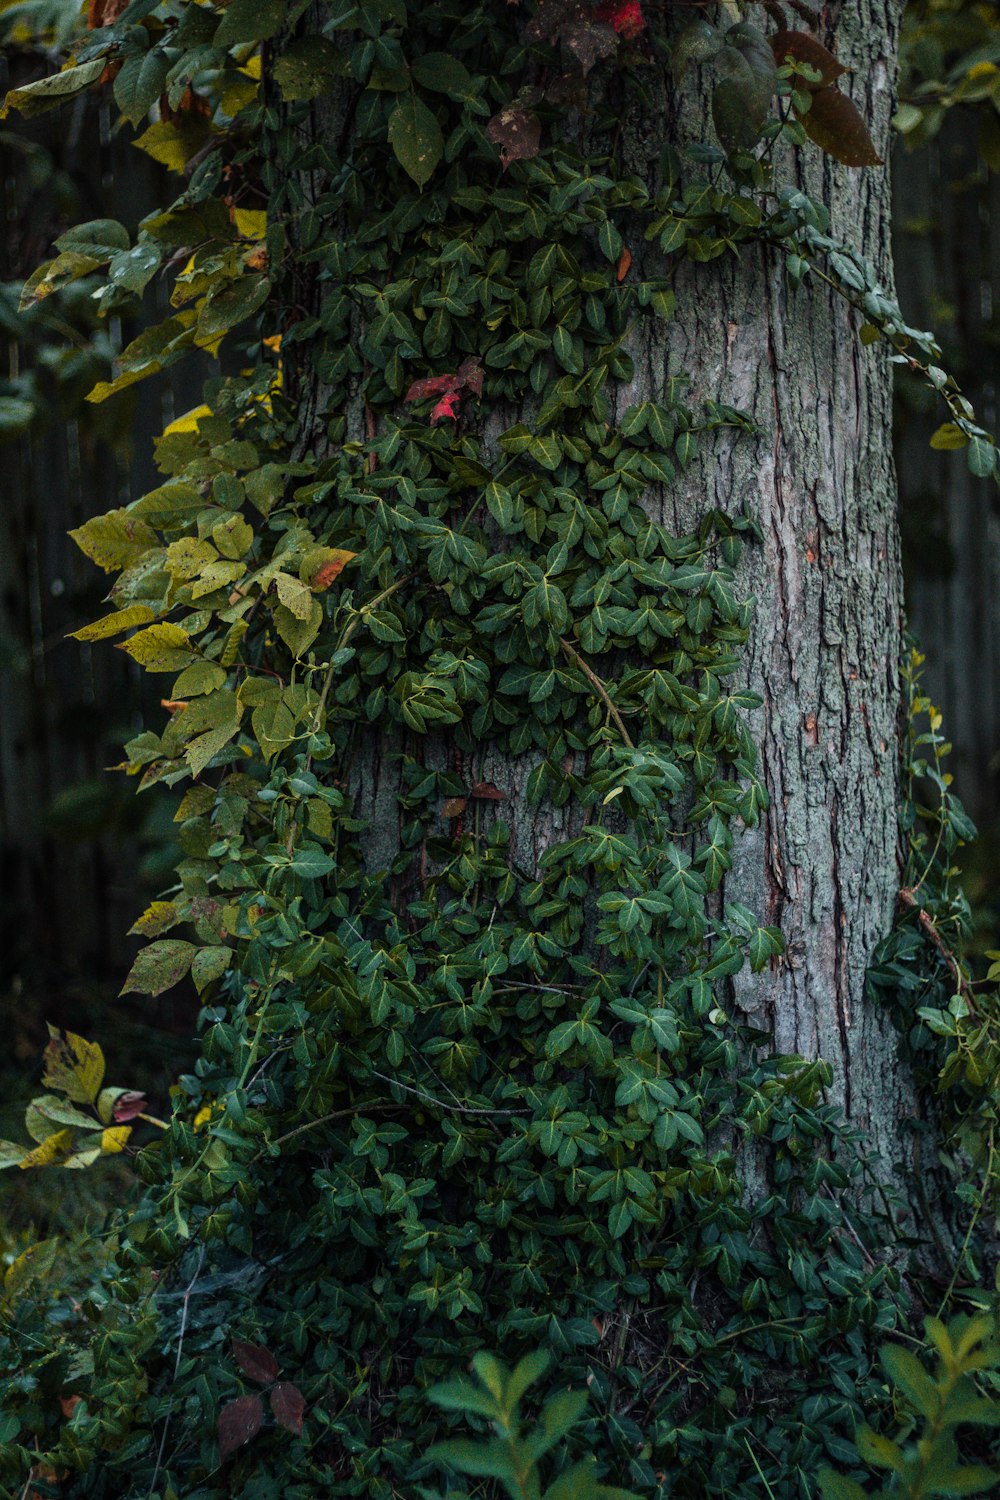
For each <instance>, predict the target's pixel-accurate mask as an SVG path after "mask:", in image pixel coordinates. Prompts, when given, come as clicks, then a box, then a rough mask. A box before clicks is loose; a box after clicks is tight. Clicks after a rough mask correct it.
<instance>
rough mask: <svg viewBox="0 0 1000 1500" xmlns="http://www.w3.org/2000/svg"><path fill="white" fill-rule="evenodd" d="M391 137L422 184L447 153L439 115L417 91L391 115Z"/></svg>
mask: <svg viewBox="0 0 1000 1500" xmlns="http://www.w3.org/2000/svg"><path fill="white" fill-rule="evenodd" d="M389 141H390V143H391V145H392V149H393V151H394V152H395V154H396V160H397V161H398V162H399V164H400V166H401V167H402V168H403V169H404V171H406V172H407V173H409V175H410V176H411V177H412V178H413V181H414V182H415V183H416V184H417V187H419V188H422V187H423V186H424V185H425V183H427V182H429V181H430V179H431V176H432V175H433V172H434V168H435V167H436V166H437V164H438V162H439V161H440V160H441V158H442V156H443V155H444V137H443V136H442V134H441V127H440V125H439V124H438V122H437V119H436V117H435V116H434V115H433V114H432V113H431V111H430V110H429V109H428V108H427V106H426V104H423V103H422V102H421V101H420V100H419V99H418V98H417V97H416V96H415V95H412V94H411V95H410V97H409V98H407V99H401V100H400V102H399V103H398V104H397V105H396V107H395V109H394V110H393V112H392V114H391V115H390V116H389Z"/></svg>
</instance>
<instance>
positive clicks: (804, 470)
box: [621, 0, 911, 1178]
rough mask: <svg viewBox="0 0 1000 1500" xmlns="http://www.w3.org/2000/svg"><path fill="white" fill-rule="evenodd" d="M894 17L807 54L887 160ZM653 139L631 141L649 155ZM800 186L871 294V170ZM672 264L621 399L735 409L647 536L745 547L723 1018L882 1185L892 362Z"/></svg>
mask: <svg viewBox="0 0 1000 1500" xmlns="http://www.w3.org/2000/svg"><path fill="white" fill-rule="evenodd" d="M899 11H900V7H899V5H898V4H897V3H896V0H888V3H886V0H874V3H867V4H865V5H863V6H860V7H859V6H833V7H827V8H826V10H825V12H824V16H825V20H826V25H825V28H824V30H823V32H822V35H821V39H822V40H823V41H824V42H825V43H826V44H827V45H828V46H829V47H830V48H831V50H832V51H834V52H835V54H836V56H837V57H838V60H840V61H842V62H843V63H845V64H846V65H847V66H848V68H849V69H850V70H851V73H850V77H849V79H848V80H845V86H847V87H848V88H849V92H850V94H851V97H852V98H853V99H854V100H855V102H856V103H857V105H858V106H859V108H860V111H861V113H862V115H863V116H864V118H865V120H866V122H867V123H868V125H869V128H870V130H871V133H872V136H873V138H874V140H875V142H876V145H877V147H878V149H879V151H880V154H882V155H883V156H886V157H887V156H888V137H889V117H890V115H891V113H892V111H893V108H894V82H895V73H896V61H895V57H896V42H897V36H898V24H899ZM659 146H660V142H658V141H650V142H649V143H648V156H649V157H650V158H651V159H652V158H653V157H654V156H655V153H656V152H657V151H658V150H659ZM798 176H799V179H800V182H801V186H802V187H803V188H804V189H805V190H806V191H807V192H809V193H810V194H811V195H812V196H813V197H815V198H816V199H818V200H819V201H821V202H823V203H826V204H827V205H829V206H830V208H831V211H832V225H831V233H832V234H833V235H835V236H837V237H839V238H841V239H843V240H844V241H845V242H846V243H848V244H850V245H852V246H854V247H855V248H857V249H859V250H861V251H862V252H863V253H864V255H866V256H867V257H868V258H869V259H870V260H871V261H873V262H874V264H875V265H876V267H877V269H878V271H879V273H880V277H881V279H882V281H883V284H884V285H886V286H889V287H891V286H892V268H891V249H890V234H889V231H890V217H889V216H890V183H889V171H888V167H876V168H871V169H867V170H861V171H859V170H856V169H851V168H845V167H841V166H838V165H836V164H834V163H833V162H831V160H830V159H829V158H828V157H826V156H821V155H820V154H819V153H818V152H816V151H811V150H809V149H808V148H807V149H806V150H805V151H803V152H801V153H799V157H798ZM715 264H716V265H717V266H718V267H719V270H718V272H717V273H716V274H715V275H714V276H713V275H711V274H706V271H708V270H709V268H707V267H705V266H700V265H698V266H693V267H689V268H687V269H686V270H685V272H684V273H683V276H682V278H681V280H682V284H683V286H684V292H683V293H682V294H681V295H679V296H678V311H677V320H676V322H675V324H674V326H673V328H672V330H671V333H670V335H669V339H668V342H667V346H666V348H665V349H655V348H654V349H647V350H644V351H643V354H644V358H642V359H640V361H639V372H640V373H639V375H638V377H637V382H636V387H637V389H636V390H635V391H630V392H628V393H622V397H621V399H622V401H623V402H625V401H627V400H629V399H635V395H636V394H637V391H638V388H639V387H641V386H642V385H643V384H646V385H647V387H648V385H649V384H650V383H653V382H655V381H656V380H657V379H660V378H662V371H663V369H664V368H665V367H667V368H673V369H686V370H689V371H691V372H692V373H693V375H694V383H693V394H694V395H695V396H696V397H701V398H703V399H715V400H718V401H723V402H727V403H729V404H730V405H732V406H735V407H738V408H740V409H743V410H746V411H748V412H749V413H750V414H751V415H752V416H753V417H754V418H755V420H756V421H757V422H758V423H759V424H760V427H761V429H762V436H761V439H760V441H759V442H758V443H757V444H756V445H755V446H754V445H751V444H748V443H747V442H745V441H734V442H733V443H732V445H731V451H730V452H729V453H726V451H725V447H724V444H723V443H722V442H719V443H717V444H715V445H713V446H712V447H711V448H710V449H709V450H708V451H706V453H705V454H704V456H703V458H702V461H701V464H700V467H699V469H698V470H697V472H690V471H689V474H688V476H687V479H688V483H687V484H686V486H685V487H684V490H683V492H676V491H675V492H674V493H673V494H671V495H670V496H669V497H668V500H669V502H670V503H669V507H668V511H667V517H666V518H667V519H668V520H670V521H673V520H676V521H678V522H680V523H681V524H684V523H687V524H690V521H691V518H692V517H693V516H695V515H697V514H698V513H699V511H700V510H703V509H704V508H705V507H706V506H708V505H716V506H719V507H720V508H721V509H723V510H733V509H739V508H740V507H743V506H746V507H747V508H749V510H750V512H751V514H752V515H753V516H754V517H755V518H756V519H757V520H758V521H759V523H760V526H761V528H762V531H763V546H762V547H758V548H749V549H748V551H747V554H746V560H745V564H744V568H745V572H744V575H743V578H742V579H741V582H742V583H743V586H744V588H745V590H746V591H747V592H749V593H752V594H753V595H754V596H755V597H756V600H757V603H756V608H755V610H754V616H753V626H752V632H751V637H750V641H749V643H748V651H747V663H746V672H745V682H746V685H747V686H748V687H750V688H751V689H752V690H754V691H755V692H757V693H759V694H760V695H761V697H762V698H763V700H764V705H763V708H762V709H760V710H759V711H758V712H757V713H756V714H755V716H754V721H755V722H754V731H755V737H756V738H757V742H758V745H759V747H760V757H761V762H762V766H763V771H764V776H765V780H766V784H767V789H768V793H769V796H770V806H769V808H768V810H767V813H766V815H765V817H764V818H763V819H762V821H761V823H760V824H759V825H758V827H757V828H755V829H750V830H747V831H746V832H745V833H744V834H743V836H742V837H741V838H740V839H739V840H738V843H737V864H736V867H735V869H734V870H733V872H732V874H731V875H730V876H729V877H727V879H726V883H725V894H726V896H727V897H728V898H729V899H737V900H740V901H742V902H744V903H745V904H746V905H748V906H749V907H751V908H752V909H753V910H754V911H756V912H757V913H758V914H759V915H760V918H761V920H762V921H767V922H769V923H775V924H779V925H780V926H781V929H782V932H783V934H784V938H785V944H786V948H785V953H784V955H783V956H781V957H780V958H777V959H775V960H773V961H772V964H771V967H770V969H769V971H766V972H765V973H763V974H760V975H757V976H752V975H749V974H747V973H744V974H743V975H741V976H738V977H737V981H736V986H735V988H736V995H735V999H736V1003H737V1005H738V1006H739V1008H740V1009H741V1010H743V1011H745V1012H746V1013H747V1014H748V1015H749V1016H750V1017H751V1018H752V1019H753V1021H754V1023H755V1024H757V1025H759V1026H761V1027H762V1028H763V1029H765V1030H767V1031H769V1032H770V1033H771V1035H772V1036H773V1038H774V1046H775V1050H776V1051H777V1052H779V1053H798V1054H801V1055H803V1056H805V1057H809V1058H813V1057H822V1058H824V1059H826V1060H827V1061H828V1062H829V1063H831V1064H832V1066H833V1068H834V1070H835V1077H836V1085H835V1088H836V1093H837V1095H838V1097H839V1099H840V1100H841V1102H842V1103H843V1106H844V1109H845V1111H846V1113H847V1115H848V1117H849V1118H850V1119H851V1121H852V1122H853V1123H854V1124H855V1125H856V1126H858V1127H859V1128H860V1129H862V1131H863V1132H864V1134H865V1136H866V1138H867V1140H868V1141H869V1143H870V1144H871V1145H872V1146H873V1147H874V1148H875V1149H876V1150H877V1151H878V1152H879V1153H881V1154H882V1156H883V1170H884V1171H885V1172H886V1173H887V1175H888V1176H891V1177H894V1178H898V1176H899V1168H900V1165H901V1156H902V1155H903V1154H904V1151H905V1142H904V1140H903V1139H902V1138H901V1135H900V1118H901V1115H902V1114H904V1113H906V1112H908V1110H909V1108H910V1104H911V1095H910V1093H909V1091H908V1086H907V1082H906V1079H905V1076H904V1072H903V1069H902V1067H901V1064H900V1062H899V1060H898V1057H897V1039H896V1034H895V1031H894V1027H893V1024H892V1021H891V1020H890V1018H889V1016H888V1015H887V1014H885V1013H883V1012H880V1011H878V1010H876V1009H874V1008H873V1006H872V1004H871V1003H870V1002H869V1001H868V1000H867V999H866V995H865V970H866V968H867V965H868V963H869V960H870V958H871V954H872V951H873V948H874V947H875V945H876V944H877V943H878V941H879V940H880V938H882V937H883V936H884V935H885V933H886V932H887V931H888V929H889V927H890V925H891V923H892V920H893V914H894V909H895V903H896V897H897V892H898V889H899V863H898V853H897V845H898V834H897V810H898V744H899V741H898V715H899V712H900V694H899V678H898V663H899V660H900V650H901V619H902V580H901V572H900V549H899V535H898V525H897V512H896V485H895V475H894V470H893V460H892V450H891V402H892V384H891V367H890V365H889V362H888V358H887V355H886V351H885V348H884V346H882V345H875V346H874V347H871V348H867V349H866V348H865V347H863V346H862V344H861V342H860V340H859V338H858V333H857V327H858V323H859V321H860V320H859V319H858V317H857V315H856V314H855V313H854V312H853V311H852V310H851V309H850V308H849V307H848V306H847V305H846V304H845V303H844V301H843V300H842V299H841V298H840V297H839V296H838V295H837V294H836V293H834V292H833V291H828V290H827V288H826V287H825V286H824V285H822V284H821V283H820V282H819V281H818V280H816V279H815V278H813V279H812V280H811V281H810V282H808V283H807V284H806V286H805V287H803V288H802V289H801V290H799V291H798V292H791V291H789V289H788V285H787V282H786V278H785V273H784V267H783V265H782V264H781V257H780V256H776V255H775V254H774V253H773V252H772V251H770V250H768V249H759V250H754V251H751V252H745V253H744V254H743V255H742V256H741V258H740V259H739V261H738V262H733V261H732V260H728V259H727V260H724V261H720V262H716V263H715Z"/></svg>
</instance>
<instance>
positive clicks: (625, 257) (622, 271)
mask: <svg viewBox="0 0 1000 1500" xmlns="http://www.w3.org/2000/svg"><path fill="white" fill-rule="evenodd" d="M631 264H632V252H631V250H630V249H629V247H628V246H627V245H626V246H625V248H624V249H623V250H622V253H621V255H620V256H619V257H618V270H617V272H616V277H617V279H618V280H619V281H624V280H625V277H626V276H627V275H628V273H629V267H630V266H631Z"/></svg>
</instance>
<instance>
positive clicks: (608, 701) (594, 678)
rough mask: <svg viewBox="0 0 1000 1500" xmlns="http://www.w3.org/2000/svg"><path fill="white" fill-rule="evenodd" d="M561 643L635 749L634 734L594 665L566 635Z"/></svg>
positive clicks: (561, 638) (561, 637) (626, 739)
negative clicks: (627, 727)
mask: <svg viewBox="0 0 1000 1500" xmlns="http://www.w3.org/2000/svg"><path fill="white" fill-rule="evenodd" d="M559 644H560V646H561V647H562V648H563V651H564V652H565V654H566V656H567V657H568V659H569V660H570V661H571V662H572V663H573V664H574V666H577V667H579V668H580V671H581V672H582V673H583V675H584V677H586V679H587V681H588V682H589V683H590V684H591V686H592V687H593V688H594V689H595V690H596V692H597V695H598V697H599V698H600V700H601V702H602V703H603V704H604V706H605V708H606V709H607V711H608V713H609V714H610V715H611V717H612V718H613V719H614V721H615V724H616V725H617V727H618V732H619V734H620V735H621V737H622V739H623V740H624V741H625V743H626V745H627V746H628V747H629V749H630V750H634V749H635V742H634V740H633V739H632V736H631V735H630V734H629V732H628V730H627V729H626V728H625V722H624V720H623V719H622V716H621V714H620V713H619V712H618V710H617V708H616V707H615V705H614V702H613V700H612V698H611V695H610V694H609V692H608V690H607V688H606V687H605V686H604V683H603V682H602V681H601V679H600V678H599V677H598V675H597V673H596V672H595V671H594V670H593V668H592V667H590V666H589V665H588V664H587V662H585V661H584V659H583V657H582V656H581V655H580V653H579V651H577V649H576V647H575V646H571V645H570V643H569V641H568V640H566V638H565V636H560V637H559Z"/></svg>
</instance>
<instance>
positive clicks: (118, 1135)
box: [101, 1125, 132, 1156]
mask: <svg viewBox="0 0 1000 1500" xmlns="http://www.w3.org/2000/svg"><path fill="white" fill-rule="evenodd" d="M131 1134H132V1127H131V1125H109V1126H108V1128H107V1130H102V1131H101V1150H102V1151H103V1152H104V1154H105V1156H109V1155H111V1154H112V1153H113V1152H115V1151H124V1150H125V1142H126V1141H127V1140H128V1138H129V1136H130V1135H131Z"/></svg>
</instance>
